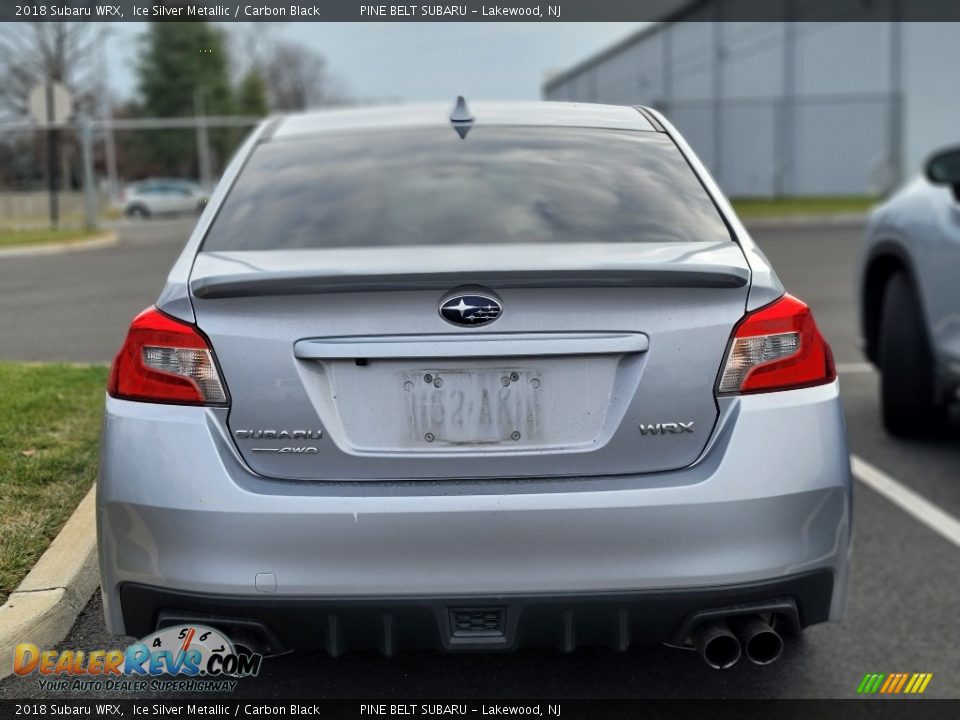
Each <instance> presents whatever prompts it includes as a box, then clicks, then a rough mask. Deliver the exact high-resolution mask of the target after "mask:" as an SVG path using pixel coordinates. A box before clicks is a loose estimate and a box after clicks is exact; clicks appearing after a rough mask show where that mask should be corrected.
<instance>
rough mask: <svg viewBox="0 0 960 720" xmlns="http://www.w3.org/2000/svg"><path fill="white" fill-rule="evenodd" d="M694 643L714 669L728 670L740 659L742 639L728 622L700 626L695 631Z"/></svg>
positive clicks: (702, 656) (704, 659) (705, 660)
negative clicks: (740, 639) (738, 638)
mask: <svg viewBox="0 0 960 720" xmlns="http://www.w3.org/2000/svg"><path fill="white" fill-rule="evenodd" d="M693 644H694V646H695V647H696V648H697V652H698V653H700V657H701V658H702V659H703V661H704V662H705V663H706V664H707V665H709V666H710V667H712V668H713V669H714V670H727V669H728V668H732V667H733V666H734V665H736V664H737V661H738V660H740V641H739V640H737V636H736V635H734V634H733V632H731V630H730V628H728V627H727V625H726V623H723V622H715V623H707V624H705V625H702V626H700V627H699V628H697V629H696V631H695V632H694V633H693Z"/></svg>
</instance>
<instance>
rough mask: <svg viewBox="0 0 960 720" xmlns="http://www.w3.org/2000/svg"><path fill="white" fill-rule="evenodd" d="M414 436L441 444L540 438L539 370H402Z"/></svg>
mask: <svg viewBox="0 0 960 720" xmlns="http://www.w3.org/2000/svg"><path fill="white" fill-rule="evenodd" d="M401 383H402V386H403V390H404V394H405V395H406V397H407V398H408V402H409V411H410V418H411V427H412V428H413V431H414V441H415V443H416V444H417V445H420V446H421V447H422V446H423V445H424V444H427V445H432V446H434V447H436V446H438V445H444V444H456V445H467V444H493V443H512V444H517V445H526V444H529V443H532V442H536V441H537V440H539V439H540V438H539V435H540V405H541V403H540V398H541V396H542V393H543V392H544V389H545V387H544V386H545V381H544V378H543V373H542V372H541V371H539V370H536V369H532V368H519V367H517V368H510V367H507V368H500V369H497V370H492V369H482V370H470V369H456V370H450V369H447V370H443V369H440V370H429V369H427V370H411V371H408V372H405V373H402V378H401Z"/></svg>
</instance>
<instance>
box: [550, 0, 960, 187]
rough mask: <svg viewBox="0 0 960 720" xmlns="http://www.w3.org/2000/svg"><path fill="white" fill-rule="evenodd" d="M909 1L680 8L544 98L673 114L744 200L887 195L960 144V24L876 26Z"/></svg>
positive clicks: (722, 3) (723, 3) (728, 0)
mask: <svg viewBox="0 0 960 720" xmlns="http://www.w3.org/2000/svg"><path fill="white" fill-rule="evenodd" d="M773 1H774V2H775V1H776V0H773ZM897 1H898V0H888V1H887V2H886V3H885V2H882V1H881V0H846V1H839V2H831V3H823V2H820V3H814V2H809V1H807V2H803V1H801V0H780V2H781V3H783V4H784V7H787V6H789V8H788V9H789V10H790V12H789V14H788V15H787V17H791V18H793V20H792V21H790V22H729V21H723V18H724V17H728V16H731V15H733V16H735V14H736V13H735V11H736V6H737V5H740V6H742V5H744V2H745V0H740V1H739V2H738V0H713V1H700V2H694V3H690V2H687V3H683V2H680V3H676V4H675V5H676V6H679V8H678V9H676V8H675V9H674V10H673V11H671V12H669V13H668V14H666V15H665V16H664V20H663V21H662V22H659V23H657V24H655V25H651V26H648V27H646V28H644V29H642V30H641V31H639V32H638V33H636V34H634V35H633V36H631V37H629V38H627V39H626V40H624V41H623V42H621V43H619V44H617V45H615V46H614V47H611V48H609V49H607V50H605V51H604V52H602V53H600V54H598V55H596V56H595V57H592V58H589V59H588V60H586V61H584V62H582V63H580V64H579V65H576V66H575V67H573V68H571V69H569V70H566V71H565V72H563V73H561V74H559V75H556V76H554V77H552V78H551V79H550V80H549V81H548V82H547V83H546V85H545V86H544V89H543V94H544V97H545V98H546V99H548V100H576V101H585V102H601V103H616V104H629V105H635V104H643V105H649V106H651V107H655V108H657V109H658V110H661V111H662V112H663V113H664V114H666V116H667V117H668V118H669V119H670V120H671V122H673V123H674V124H675V125H676V126H677V127H678V128H679V129H680V131H681V132H682V133H684V135H685V136H686V138H687V140H688V141H689V142H690V143H691V145H692V146H693V147H694V149H695V150H696V151H697V153H698V154H699V155H700V157H701V159H702V160H703V161H704V162H705V163H706V164H707V165H708V167H710V169H711V170H712V172H713V173H714V175H715V176H716V177H717V179H718V180H719V182H720V184H721V186H722V187H723V188H724V189H725V190H726V192H727V193H728V194H729V195H732V196H738V197H746V196H757V197H771V196H791V195H793V196H801V195H864V194H870V195H874V194H881V193H884V192H886V191H888V190H889V189H891V188H892V187H893V186H895V185H896V184H898V183H899V182H900V181H901V180H903V179H904V178H905V177H907V176H909V175H911V174H913V173H915V172H917V171H918V169H919V168H920V167H921V165H922V163H923V160H924V158H925V157H926V156H927V154H928V153H930V152H931V151H932V150H934V149H936V148H937V147H941V146H944V145H951V144H958V143H960V23H924V22H880V21H875V20H874V21H871V17H874V18H876V17H891V16H890V15H889V14H881V12H884V13H886V12H887V11H889V8H888V7H887V5H889V3H894V2H897ZM804 7H806V8H807V10H806V11H804V9H803V8H804ZM741 14H743V13H742V12H741Z"/></svg>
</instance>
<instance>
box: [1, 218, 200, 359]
mask: <svg viewBox="0 0 960 720" xmlns="http://www.w3.org/2000/svg"><path fill="white" fill-rule="evenodd" d="M193 223H194V220H193V219H186V220H158V221H153V222H142V223H131V222H129V221H124V222H121V223H118V225H117V230H118V232H119V234H120V243H119V244H118V245H115V246H111V247H105V248H98V249H94V250H82V249H80V250H74V251H71V252H65V253H61V254H59V255H37V256H33V257H15V256H8V257H4V256H3V255H0V308H2V311H0V359H4V360H11V359H12V360H69V361H71V362H109V361H110V360H111V358H113V355H114V354H115V353H116V351H117V350H118V349H119V348H120V343H122V342H123V336H124V333H125V332H126V329H127V326H128V325H129V324H130V320H131V318H133V316H134V315H136V314H137V313H138V312H140V311H141V310H143V309H144V308H145V307H147V306H148V305H150V304H151V303H153V302H154V301H155V300H156V299H157V295H159V294H160V290H161V289H162V288H163V282H164V280H165V279H166V276H167V271H168V270H169V269H170V266H171V265H172V264H173V261H174V260H175V259H176V257H177V256H178V255H179V254H180V250H181V248H182V247H183V245H184V244H185V243H186V241H187V238H188V237H189V236H190V231H191V230H192V229H193Z"/></svg>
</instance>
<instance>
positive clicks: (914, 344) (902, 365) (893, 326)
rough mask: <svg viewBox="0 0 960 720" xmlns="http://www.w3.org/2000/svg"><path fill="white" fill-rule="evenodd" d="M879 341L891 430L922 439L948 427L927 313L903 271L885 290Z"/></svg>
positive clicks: (882, 392) (886, 416)
mask: <svg viewBox="0 0 960 720" xmlns="http://www.w3.org/2000/svg"><path fill="white" fill-rule="evenodd" d="M879 340H880V342H879V350H880V353H879V359H880V373H881V375H880V399H881V405H882V407H883V424H884V426H885V427H886V428H887V431H888V432H889V433H890V434H892V435H897V436H899V437H920V436H924V435H930V434H933V433H934V432H935V431H937V430H938V429H942V428H943V426H944V423H945V421H946V407H945V406H944V405H940V404H938V403H937V398H936V391H935V382H934V369H933V355H932V353H931V352H930V345H929V343H928V341H927V333H926V328H925V326H924V319H923V313H922V312H921V310H920V301H919V299H918V298H917V294H916V292H915V291H914V289H913V284H912V283H911V282H910V280H909V279H908V278H907V275H906V274H905V273H903V272H898V273H896V274H894V275H893V276H892V277H891V278H890V279H889V280H888V281H887V286H886V288H884V294H883V304H882V308H881V315H880V338H879Z"/></svg>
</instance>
